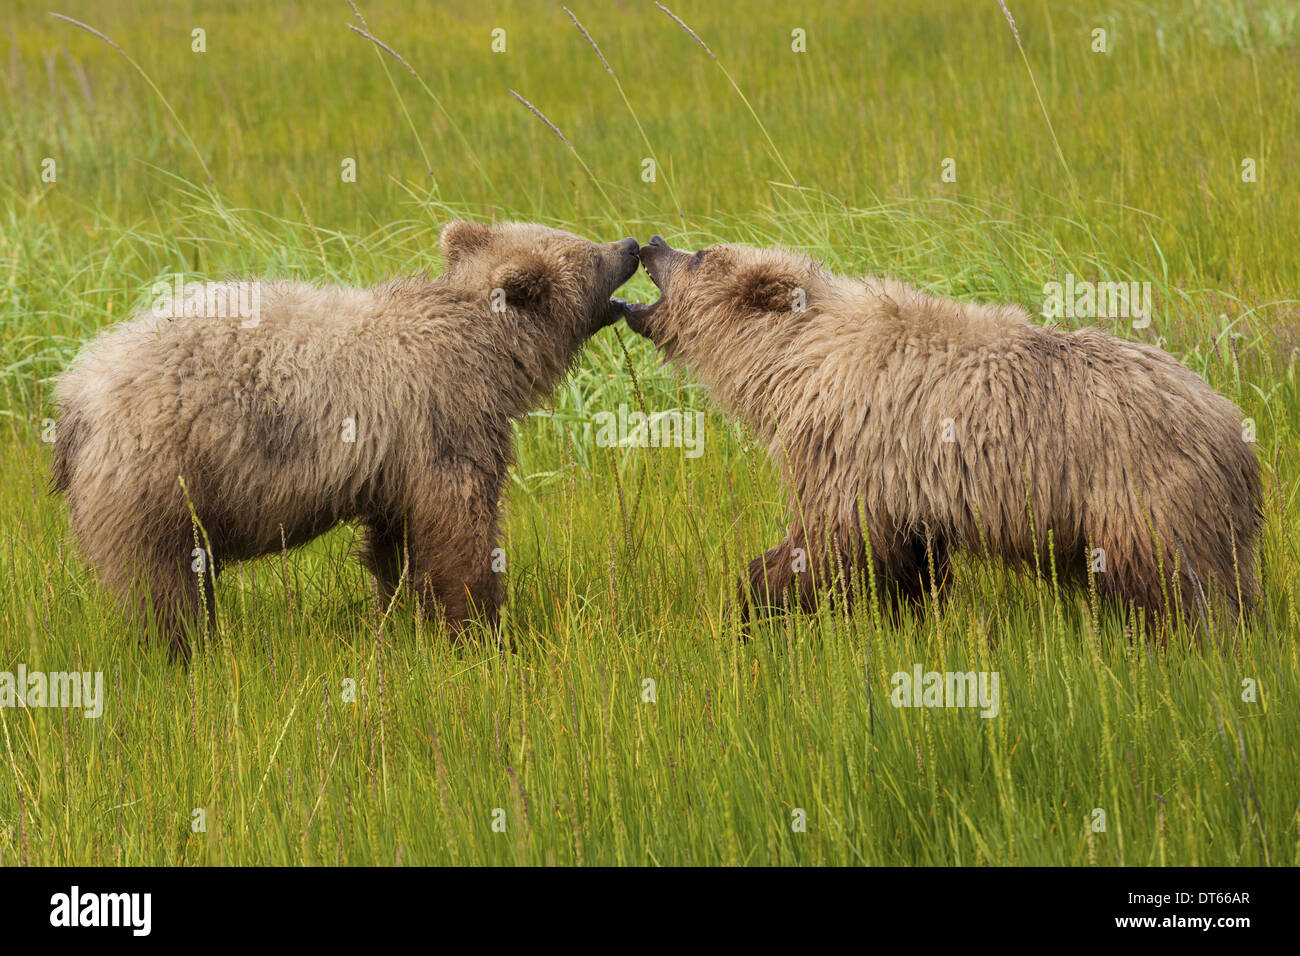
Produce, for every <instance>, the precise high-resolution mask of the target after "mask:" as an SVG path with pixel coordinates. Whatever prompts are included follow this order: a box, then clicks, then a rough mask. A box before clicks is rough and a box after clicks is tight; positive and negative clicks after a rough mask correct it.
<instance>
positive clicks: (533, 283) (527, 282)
mask: <svg viewBox="0 0 1300 956" xmlns="http://www.w3.org/2000/svg"><path fill="white" fill-rule="evenodd" d="M551 275H552V269H551V266H550V265H549V264H548V263H547V261H546V260H545V259H544V258H542V257H541V256H540V255H538V254H537V253H535V252H525V253H522V254H520V255H516V256H513V257H511V259H510V261H508V262H505V263H503V264H502V265H499V266H497V268H496V271H495V272H493V273H492V285H493V286H494V287H495V288H497V289H501V290H502V291H504V292H505V294H506V305H512V306H519V307H528V306H533V305H536V304H537V303H539V302H541V301H542V300H543V299H545V298H546V296H547V295H548V294H549V293H550V291H551Z"/></svg>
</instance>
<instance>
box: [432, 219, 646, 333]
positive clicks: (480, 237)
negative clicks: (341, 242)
mask: <svg viewBox="0 0 1300 956" xmlns="http://www.w3.org/2000/svg"><path fill="white" fill-rule="evenodd" d="M439 245H440V246H441V249H442V257H443V261H444V263H445V269H444V272H443V279H444V281H445V282H447V283H448V284H449V285H451V286H452V287H453V288H454V289H455V290H456V291H457V292H458V293H459V294H461V295H463V296H467V297H471V298H473V297H478V296H482V298H483V301H484V302H485V303H486V304H487V306H488V308H489V309H490V310H491V311H492V312H495V313H498V314H501V315H503V316H509V317H511V318H512V319H513V320H514V322H515V323H516V326H517V327H518V328H519V329H520V331H521V332H539V333H541V334H542V335H543V336H544V337H545V338H547V339H549V340H551V341H552V342H554V343H555V344H557V345H560V346H561V347H564V348H573V347H575V346H577V345H579V344H581V342H582V341H583V340H584V339H586V338H587V337H588V336H589V335H591V334H592V333H594V332H597V331H599V330H600V329H603V328H604V327H605V326H607V325H612V324H613V323H615V322H617V321H618V320H619V319H620V318H622V317H623V315H624V312H625V308H626V306H625V303H624V302H623V301H622V300H621V299H613V298H611V296H612V295H613V293H614V291H615V290H616V289H617V288H618V287H619V286H621V285H622V284H623V283H624V282H626V281H627V280H628V279H630V278H631V277H632V275H633V273H635V272H636V270H637V266H638V265H639V264H640V260H639V259H638V258H637V252H638V246H637V241H636V240H635V239H620V240H618V241H616V242H604V243H596V242H592V241H591V240H589V239H584V238H583V237H581V236H575V235H574V234H573V233H570V232H565V231H564V230H562V229H551V228H548V227H547V226H539V225H536V224H535V223H522V222H507V223H500V224H498V225H495V226H486V225H484V224H483V223H477V222H465V221H462V220H456V221H453V222H450V223H448V224H447V225H446V226H444V227H443V230H442V236H441V239H440V240H439Z"/></svg>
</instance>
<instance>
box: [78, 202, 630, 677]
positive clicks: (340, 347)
mask: <svg viewBox="0 0 1300 956" xmlns="http://www.w3.org/2000/svg"><path fill="white" fill-rule="evenodd" d="M441 247H442V255H443V258H444V260H445V270H444V271H443V273H442V275H441V276H439V277H438V278H437V279H429V278H427V277H416V278H404V279H397V280H394V281H391V282H388V283H386V284H383V285H379V286H375V287H374V288H369V289H356V288H335V287H330V288H318V287H316V286H313V285H308V284H305V283H301V282H282V281H272V282H263V283H258V284H256V286H255V288H254V293H255V294H243V295H242V297H239V293H237V291H236V290H235V289H234V286H233V285H230V284H225V285H224V286H222V285H209V286H207V287H206V290H207V296H208V301H209V302H211V301H219V297H217V296H213V292H218V293H228V297H229V298H230V299H235V298H239V301H240V302H242V303H245V304H247V303H248V302H250V301H251V302H255V303H256V309H255V312H256V314H255V315H252V316H249V315H246V314H244V313H243V312H240V314H238V315H232V316H229V317H215V318H212V317H209V318H205V317H202V316H185V315H179V317H178V316H177V313H178V312H179V311H180V310H175V309H174V310H173V313H172V314H166V313H167V311H168V310H167V308H165V307H164V308H162V309H159V308H156V307H155V308H152V309H146V310H145V311H143V312H142V313H140V314H138V315H136V316H135V317H134V318H132V319H130V320H128V321H126V322H123V323H121V324H119V325H116V326H114V327H112V328H110V329H108V330H106V331H105V332H103V333H101V334H100V335H99V336H98V337H97V338H95V339H94V340H93V341H91V342H90V343H89V344H88V345H87V346H86V347H85V348H84V349H83V350H82V352H81V353H80V355H78V357H77V358H76V360H75V361H74V362H73V364H72V366H71V367H70V368H69V369H68V371H67V372H66V373H65V374H64V375H63V376H62V378H61V379H60V380H59V383H58V388H57V393H56V399H57V403H58V406H59V410H60V411H59V418H58V423H57V441H56V443H55V447H54V466H53V483H54V487H55V489H56V490H58V491H62V492H64V493H65V494H66V496H67V504H68V513H69V519H70V522H71V526H72V531H73V534H74V535H75V537H76V540H77V542H78V544H79V545H80V548H81V551H82V553H83V554H84V555H85V557H86V558H87V559H88V560H89V561H90V563H91V564H93V565H94V567H95V569H96V571H97V572H98V574H99V577H100V579H101V580H102V581H103V582H104V584H106V585H107V586H108V587H109V588H110V589H111V590H112V591H114V592H115V593H116V594H117V595H118V596H119V597H120V598H121V599H122V600H123V602H124V603H125V604H126V605H127V606H128V609H134V610H136V611H146V610H147V611H149V612H150V616H151V617H152V618H153V619H154V620H155V621H156V624H157V626H158V628H159V630H160V631H161V633H162V635H163V636H164V639H165V640H166V641H167V642H168V643H169V644H170V646H171V648H172V650H173V653H174V654H175V655H177V656H181V657H185V656H188V653H189V641H188V638H187V634H186V631H187V630H190V629H191V626H192V624H193V622H194V621H195V620H196V618H197V616H198V614H199V613H200V609H201V606H202V604H203V603H204V602H206V607H207V609H208V613H209V615H211V614H212V610H213V594H212V582H213V578H214V577H215V575H216V572H217V571H219V570H220V569H221V567H222V566H223V565H225V564H227V563H229V562H231V561H239V560H243V559H246V558H253V557H257V556H258V555H263V554H267V553H269V552H273V551H278V550H280V549H281V547H282V546H288V547H293V546H296V545H300V544H302V543H304V542H306V541H309V540H311V539H312V538H314V537H316V536H317V535H319V534H321V533H323V532H325V531H327V530H328V529H330V528H331V527H333V526H334V525H336V524H338V523H339V522H341V521H347V520H350V519H359V520H360V521H361V522H362V523H363V524H364V525H365V527H366V531H367V537H366V544H365V550H364V553H363V555H362V557H363V561H364V563H365V565H366V567H367V568H368V569H369V570H370V571H371V573H372V574H373V575H374V578H375V582H376V585H377V588H378V591H379V594H380V595H381V597H384V598H387V597H389V596H391V595H392V594H393V593H394V591H395V589H396V588H397V587H398V585H399V583H400V581H401V579H402V577H403V575H404V574H405V575H406V576H407V580H409V581H410V582H411V583H412V584H413V585H414V590H415V593H416V595H417V596H418V598H419V599H420V601H421V602H422V605H423V606H426V607H429V608H430V610H432V609H433V607H434V606H436V605H432V603H431V602H432V601H433V600H435V599H436V601H437V602H438V603H439V604H440V605H441V607H442V609H443V610H444V612H445V615H446V618H447V620H448V622H449V625H450V628H451V629H452V631H453V633H459V631H460V630H461V628H462V627H463V626H464V624H465V622H466V621H467V620H468V619H469V618H470V617H471V611H472V610H475V609H476V610H477V611H479V612H481V613H482V615H483V616H484V617H485V618H486V620H487V621H488V622H489V623H491V624H493V625H495V623H496V621H497V616H498V609H499V606H500V604H501V600H502V584H501V577H502V576H501V575H500V574H499V573H495V572H494V568H493V563H494V557H496V558H499V557H500V555H495V556H494V550H495V549H496V548H497V547H498V536H499V499H500V496H501V492H502V486H503V482H504V481H505V478H506V471H507V469H508V468H509V466H510V463H511V461H512V457H513V431H512V424H511V423H512V420H514V419H517V418H519V417H520V416H522V415H524V414H525V413H526V412H527V411H528V410H529V409H531V408H533V407H534V406H535V405H536V404H537V403H538V402H539V401H540V400H542V399H543V398H544V397H545V396H547V395H549V394H550V393H551V391H552V389H553V388H554V387H555V386H556V385H557V384H558V383H559V381H560V380H561V379H562V378H563V376H564V375H565V373H566V372H567V371H568V369H569V368H570V366H571V365H572V364H573V363H574V361H575V357H576V356H577V355H578V353H579V350H580V348H581V346H582V344H583V342H584V341H585V340H586V339H587V337H588V336H590V335H591V334H592V333H594V332H596V331H597V330H599V329H601V328H603V327H605V326H606V325H609V324H611V323H613V322H615V321H617V320H618V319H619V318H620V317H621V315H622V308H623V304H622V303H621V302H620V301H619V300H611V298H610V296H611V294H612V293H613V292H614V290H615V289H617V288H618V287H619V286H620V285H622V284H623V283H624V282H625V281H626V280H627V279H628V278H629V277H630V276H631V275H632V274H633V273H634V272H635V271H636V269H637V267H638V265H639V261H638V259H637V243H636V240H634V239H624V240H621V241H618V242H610V243H605V244H597V243H594V242H590V241H589V240H587V239H583V238H581V237H579V236H575V235H572V234H570V233H567V232H563V231H560V230H557V229H549V228H546V227H543V226H538V225H532V224H525V223H507V224H502V225H498V226H496V227H493V228H489V227H488V226H485V225H482V224H476V223H470V222H452V223H450V224H449V225H447V226H446V227H445V228H444V229H443V231H442V236H441ZM241 291H242V290H241ZM200 298H202V296H200ZM187 299H188V297H187ZM187 304H192V303H188V302H187ZM190 311H194V310H190ZM197 311H202V309H199V310H197ZM217 311H237V310H221V309H218V310H217ZM160 312H161V313H164V314H162V315H160V314H159V313H160ZM191 508H192V509H193V514H194V517H196V518H197V519H198V522H199V525H200V526H201V528H196V527H195V526H194V524H193V522H192V520H191ZM196 533H197V534H198V536H199V538H198V541H197V548H198V549H199V550H196ZM209 551H210V553H209ZM408 561H409V566H408ZM209 562H211V563H210V564H209ZM404 568H405V570H404ZM497 569H498V570H499V569H500V563H499V562H498V565H497ZM205 572H206V573H205Z"/></svg>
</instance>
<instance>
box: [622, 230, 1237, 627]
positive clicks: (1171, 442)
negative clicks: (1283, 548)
mask: <svg viewBox="0 0 1300 956" xmlns="http://www.w3.org/2000/svg"><path fill="white" fill-rule="evenodd" d="M641 259H642V262H643V263H644V265H645V268H646V271H647V272H648V273H649V274H650V278H651V279H652V280H653V281H654V283H655V285H656V286H658V287H659V289H660V291H661V293H662V294H661V296H660V298H659V300H658V301H657V302H655V303H653V304H649V305H647V304H635V305H632V306H629V312H628V316H627V322H628V325H629V326H630V327H631V328H632V329H633V330H634V331H636V332H638V333H640V334H642V335H645V336H647V337H649V338H650V339H651V340H652V341H653V342H654V343H655V345H656V346H658V347H659V348H660V349H661V350H662V351H663V353H664V355H665V358H666V359H667V360H671V361H673V362H677V363H680V364H682V365H684V366H685V367H687V368H688V369H690V370H692V371H693V372H694V373H695V374H697V375H698V376H699V377H700V378H701V379H702V380H703V382H704V383H705V384H706V385H707V386H709V387H710V388H711V390H712V392H713V394H714V395H715V396H716V397H717V398H718V399H719V400H720V402H721V403H722V405H723V406H725V408H726V409H728V410H729V411H730V412H731V413H733V414H734V415H736V416H738V417H739V418H741V419H743V420H744V421H746V422H747V423H748V424H749V425H750V426H751V427H753V428H754V429H755V430H756V431H757V432H758V434H759V436H760V437H761V438H762V440H763V441H764V442H765V443H766V444H767V446H768V451H769V455H770V457H771V459H772V460H773V462H774V464H775V465H776V466H777V468H778V470H779V472H780V475H781V477H782V481H783V484H784V485H785V488H786V490H787V492H788V497H789V511H790V515H791V519H790V528H789V532H788V534H787V535H786V537H785V540H784V541H782V542H781V543H780V544H779V545H777V546H776V547H774V548H772V549H770V550H769V551H767V552H766V553H765V554H763V555H761V556H760V557H757V558H755V559H754V560H753V561H752V562H751V563H750V565H749V575H748V581H747V582H745V583H744V585H743V586H742V595H741V598H742V602H747V601H749V600H752V601H753V602H754V603H755V604H756V605H757V606H758V607H760V608H779V607H783V606H785V605H786V604H787V603H788V602H789V600H790V597H791V594H792V593H793V594H795V595H797V598H798V601H799V603H800V604H801V605H802V606H805V607H808V606H811V605H812V604H813V603H814V602H815V600H816V596H817V594H818V592H819V591H821V590H825V589H826V588H827V587H828V586H831V587H833V588H834V589H835V590H840V589H841V588H842V589H843V590H845V591H851V590H852V589H851V588H850V587H849V586H848V585H847V582H850V581H852V580H854V578H852V577H851V576H852V575H854V574H855V572H856V573H860V572H861V571H863V570H865V568H866V565H865V561H866V557H867V554H868V551H869V552H870V555H871V558H872V561H873V562H874V568H873V570H874V571H875V572H876V574H877V578H878V580H883V581H885V582H887V583H888V584H889V585H890V588H889V590H890V593H891V594H892V596H893V597H894V599H895V601H897V599H898V598H900V597H901V598H903V599H905V600H907V601H910V602H913V603H915V602H921V601H923V600H924V599H925V598H926V596H927V595H929V594H930V593H932V588H933V589H934V592H938V591H939V590H940V589H941V588H942V586H943V584H944V582H945V580H946V579H947V577H948V574H949V569H948V560H949V555H950V553H951V552H952V551H953V549H955V548H964V549H967V550H968V551H971V552H973V553H975V554H978V555H989V556H997V557H1000V558H1003V559H1005V560H1007V561H1010V562H1013V563H1020V564H1024V563H1027V562H1032V561H1035V560H1038V561H1039V562H1041V564H1040V566H1041V567H1042V568H1044V569H1046V568H1047V567H1048V565H1047V563H1046V559H1047V556H1048V543H1047V542H1048V532H1051V535H1052V545H1051V549H1052V551H1053V552H1054V554H1055V558H1056V561H1057V567H1058V570H1059V571H1060V573H1061V574H1062V575H1063V577H1064V580H1067V581H1071V582H1073V583H1076V584H1081V583H1086V581H1087V576H1088V573H1089V570H1090V569H1091V570H1092V571H1094V572H1096V581H1097V584H1098V587H1099V590H1100V592H1101V593H1102V594H1103V595H1105V596H1107V597H1109V598H1112V599H1114V600H1117V601H1118V602H1121V603H1123V604H1125V605H1127V604H1129V603H1130V602H1131V603H1132V605H1134V606H1136V607H1139V608H1143V609H1145V611H1146V614H1147V620H1149V621H1155V620H1156V619H1157V618H1158V619H1161V620H1163V619H1164V617H1165V615H1166V614H1167V613H1168V612H1170V611H1172V612H1173V613H1175V614H1176V615H1179V616H1181V617H1183V618H1184V619H1187V620H1189V621H1191V622H1193V623H1194V624H1195V623H1197V622H1199V621H1201V620H1203V619H1205V618H1206V616H1207V615H1208V614H1212V613H1213V614H1217V616H1218V617H1219V618H1220V619H1223V618H1224V617H1228V618H1236V616H1237V615H1238V614H1239V612H1248V611H1250V610H1251V609H1252V608H1253V607H1254V606H1255V604H1256V601H1257V599H1258V598H1259V583H1258V581H1257V578H1256V572H1255V566H1256V565H1255V561H1256V558H1255V550H1256V542H1257V539H1258V536H1259V531H1260V479H1259V466H1258V463H1257V461H1256V457H1255V450H1254V447H1253V445H1252V444H1251V442H1250V441H1247V440H1245V439H1246V437H1248V436H1246V435H1245V434H1244V430H1243V419H1242V415H1241V412H1240V411H1239V410H1238V409H1237V408H1236V406H1234V405H1233V403H1232V402H1230V401H1228V400H1227V399H1225V398H1223V397H1222V396H1220V395H1218V394H1217V393H1216V392H1215V391H1214V390H1213V389H1211V388H1210V387H1209V386H1208V385H1207V384H1206V383H1205V382H1204V381H1203V380H1202V379H1201V378H1200V377H1198V376H1197V375H1196V374H1195V373H1193V372H1192V371H1191V370H1189V369H1188V368H1187V367H1185V366H1184V365H1182V364H1180V363H1179V362H1178V361H1176V360H1175V359H1174V358H1173V357H1172V356H1170V355H1169V354H1167V353H1166V352H1164V351H1161V350H1160V349H1158V348H1154V347H1152V346H1149V345H1141V344H1137V343H1133V342H1126V341H1124V340H1122V339H1120V338H1117V337H1116V336H1114V335H1110V334H1107V333H1105V332H1102V331H1100V330H1097V329H1084V330H1082V331H1078V332H1068V331H1064V330H1062V329H1058V328H1052V327H1044V326H1040V325H1035V324H1032V323H1031V322H1030V318H1029V315H1028V313H1027V312H1026V311H1025V310H1024V309H1022V308H1020V307H1019V306H1015V305H974V304H970V303H962V302H955V301H953V300H950V299H944V298H940V297H937V296H933V295H927V294H925V293H923V292H920V291H918V290H916V289H913V288H909V287H908V286H906V285H904V284H902V283H900V282H896V281H893V280H889V279H874V278H867V279H865V280H861V281H859V280H853V279H846V278H841V277H839V276H836V275H832V274H831V273H829V272H827V271H826V270H824V269H823V268H822V267H821V266H820V265H819V264H818V263H816V262H814V261H813V260H812V259H810V258H808V257H807V256H803V255H799V254H795V253H791V252H788V251H784V250H780V249H754V248H747V247H742V246H725V245H724V246H714V247H711V248H708V249H703V250H701V251H699V252H696V253H694V254H692V253H689V252H682V251H678V250H676V249H673V248H671V247H670V246H669V245H667V244H666V243H665V242H664V241H663V239H661V238H660V237H658V236H655V237H654V238H653V239H652V240H651V241H650V243H649V244H648V245H646V246H644V247H643V248H642V251H641ZM864 530H865V532H866V535H865V536H864ZM804 568H806V571H807V573H803V574H800V573H798V572H799V571H800V570H803V569H804ZM857 580H860V578H859V579H857ZM855 586H856V585H855ZM746 607H748V604H746Z"/></svg>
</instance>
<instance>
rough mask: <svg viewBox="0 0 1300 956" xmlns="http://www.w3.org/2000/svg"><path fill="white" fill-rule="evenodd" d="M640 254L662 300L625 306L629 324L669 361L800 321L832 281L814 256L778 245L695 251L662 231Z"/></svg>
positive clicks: (718, 349) (724, 348) (713, 351)
mask: <svg viewBox="0 0 1300 956" xmlns="http://www.w3.org/2000/svg"><path fill="white" fill-rule="evenodd" d="M640 256H641V263H642V264H643V265H644V266H645V270H646V272H647V273H648V274H649V276H650V279H651V280H652V281H653V282H654V284H655V285H656V286H657V287H658V288H659V298H658V300H656V301H655V302H652V303H629V304H628V305H627V306H625V310H624V311H625V316H624V318H625V319H626V321H627V324H628V327H629V328H631V329H632V331H633V332H636V333H637V334H639V335H643V336H645V337H646V338H648V339H650V340H651V341H652V342H654V344H655V345H656V346H658V347H659V348H660V349H661V350H662V351H663V352H664V353H665V355H666V356H667V357H668V358H673V357H675V356H676V355H678V354H681V353H685V354H684V355H683V357H684V358H686V359H687V360H688V361H690V360H691V359H692V358H694V357H696V355H697V354H698V353H700V352H705V351H707V352H709V353H711V354H715V355H716V354H723V353H725V352H726V351H728V350H729V349H730V348H731V347H732V346H734V344H735V343H737V342H738V341H740V340H742V339H746V338H749V337H751V336H753V335H756V334H759V333H761V332H764V331H767V330H770V329H771V328H773V327H774V326H777V325H780V324H784V323H786V322H789V321H796V322H797V321H799V319H800V317H801V316H802V315H803V314H804V313H805V312H807V311H808V310H809V309H810V308H811V307H812V305H813V303H814V302H815V301H816V300H817V299H818V297H819V296H821V295H822V294H823V293H824V292H826V291H827V280H828V279H829V276H827V274H826V273H825V272H824V271H823V270H822V268H821V267H820V266H819V265H818V264H817V263H816V262H814V261H813V260H812V259H810V258H808V257H807V256H803V255H800V254H798V253H793V252H789V251H787V250H784V249H777V248H773V249H755V248H752V247H749V246H727V245H718V246H709V247H707V248H704V249H701V250H699V251H698V252H693V253H692V252H684V251H682V250H680V249H674V248H673V247H672V246H670V245H668V243H666V242H665V241H664V240H663V238H662V237H661V236H655V237H654V238H652V239H651V240H650V241H649V242H648V243H647V244H646V245H644V246H642V247H641V253H640ZM729 343H731V344H730V345H729Z"/></svg>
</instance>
